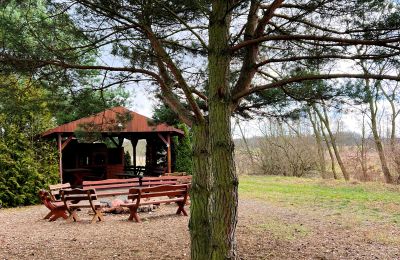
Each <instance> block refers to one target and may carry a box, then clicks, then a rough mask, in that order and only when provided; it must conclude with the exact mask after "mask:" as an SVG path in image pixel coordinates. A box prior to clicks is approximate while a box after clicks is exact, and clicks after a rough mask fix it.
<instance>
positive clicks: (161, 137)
mask: <svg viewBox="0 0 400 260" xmlns="http://www.w3.org/2000/svg"><path fill="white" fill-rule="evenodd" d="M158 137H160V139H161V141H163V142H164V144H165V145H166V146H168V145H169V143H168V141H167V139H165V138H164V136H162V134H160V133H158Z"/></svg>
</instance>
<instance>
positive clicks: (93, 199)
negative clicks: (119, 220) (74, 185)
mask: <svg viewBox="0 0 400 260" xmlns="http://www.w3.org/2000/svg"><path fill="white" fill-rule="evenodd" d="M61 198H62V200H63V202H64V205H65V207H66V209H67V211H68V213H69V217H68V219H67V221H71V222H72V221H75V222H76V221H79V218H78V215H77V211H78V209H81V208H91V209H92V210H93V213H94V216H93V218H92V221H91V223H95V222H96V221H97V220H99V221H104V218H103V215H102V214H101V205H100V202H99V201H97V194H96V191H95V190H94V189H88V190H83V189H67V190H61Z"/></svg>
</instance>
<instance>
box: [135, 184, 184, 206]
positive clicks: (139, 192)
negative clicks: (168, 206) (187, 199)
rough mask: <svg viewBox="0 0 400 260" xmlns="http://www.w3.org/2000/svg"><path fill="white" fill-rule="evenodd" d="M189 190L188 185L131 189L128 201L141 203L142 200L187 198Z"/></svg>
mask: <svg viewBox="0 0 400 260" xmlns="http://www.w3.org/2000/svg"><path fill="white" fill-rule="evenodd" d="M188 189H189V185H187V184H179V185H159V186H153V187H142V188H132V189H129V195H128V199H131V200H132V201H134V200H138V202H139V201H140V199H142V198H154V197H162V196H168V197H179V196H187V194H188Z"/></svg>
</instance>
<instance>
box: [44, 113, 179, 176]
mask: <svg viewBox="0 0 400 260" xmlns="http://www.w3.org/2000/svg"><path fill="white" fill-rule="evenodd" d="M176 135H178V136H182V135H184V132H183V131H181V130H180V129H177V128H174V127H172V126H169V125H167V124H164V123H162V124H155V123H154V122H153V120H152V119H150V118H148V117H145V116H143V115H140V114H138V113H136V112H133V111H130V110H128V109H127V108H124V107H114V108H110V109H107V110H105V111H103V112H100V113H98V114H95V115H93V116H89V117H85V118H81V119H79V120H75V121H72V122H70V123H67V124H63V125H60V126H58V127H56V128H53V129H50V130H48V131H46V132H45V133H43V134H42V137H43V138H48V139H52V138H55V139H56V141H57V145H58V153H59V173H60V178H61V181H62V182H63V181H64V182H66V181H67V180H66V179H68V178H69V177H71V176H70V175H71V174H74V175H75V177H76V175H79V176H78V177H80V179H81V180H82V176H83V175H85V174H87V175H91V176H93V174H94V175H97V176H98V178H102V179H106V178H107V179H110V178H116V177H117V175H118V174H120V173H121V172H123V171H124V166H125V165H124V153H123V148H122V144H123V141H124V139H127V140H130V141H131V143H132V147H133V165H132V166H133V168H135V167H136V146H137V143H138V141H139V140H141V139H145V140H146V141H147V151H146V167H156V166H157V163H158V162H157V159H156V153H157V152H158V151H157V147H156V144H157V143H160V142H161V143H162V144H163V145H164V147H165V148H166V168H165V173H167V174H168V173H170V172H171V170H172V169H171V165H172V163H171V137H172V136H176ZM78 139H84V140H85V139H86V141H85V142H81V141H80V142H78ZM106 139H109V140H110V142H111V143H113V144H114V145H115V147H113V148H109V147H107V146H106V145H105V144H104V143H101V142H99V141H98V140H106ZM88 140H89V141H88ZM148 157H149V158H148ZM89 172H90V173H89Z"/></svg>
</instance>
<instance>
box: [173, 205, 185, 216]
mask: <svg viewBox="0 0 400 260" xmlns="http://www.w3.org/2000/svg"><path fill="white" fill-rule="evenodd" d="M178 205H179V208H178V210H177V211H176V214H177V215H180V214H181V213H183V215H184V216H187V215H188V214H187V213H186V210H185V203H178Z"/></svg>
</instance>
